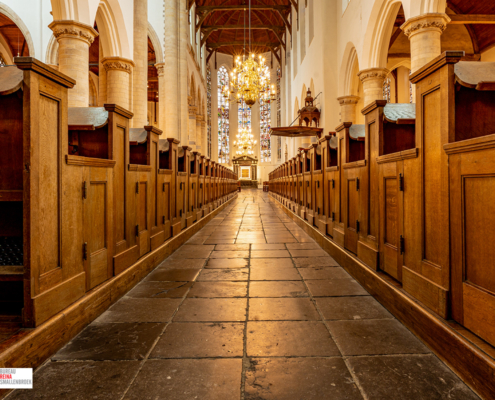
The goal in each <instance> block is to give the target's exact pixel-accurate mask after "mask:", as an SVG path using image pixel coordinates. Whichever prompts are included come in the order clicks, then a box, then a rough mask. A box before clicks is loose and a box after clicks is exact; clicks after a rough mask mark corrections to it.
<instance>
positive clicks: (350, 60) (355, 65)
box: [339, 42, 360, 96]
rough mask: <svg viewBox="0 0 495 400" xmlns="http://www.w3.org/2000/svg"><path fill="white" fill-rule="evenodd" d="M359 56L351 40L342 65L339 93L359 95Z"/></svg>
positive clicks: (342, 94)
mask: <svg viewBox="0 0 495 400" xmlns="http://www.w3.org/2000/svg"><path fill="white" fill-rule="evenodd" d="M358 72H359V57H358V53H357V51H356V48H355V47H354V44H352V43H351V42H349V43H347V46H346V49H345V51H344V57H343V58H342V64H341V67H340V79H339V93H340V95H341V96H349V95H355V96H356V95H357V93H358V91H359V83H360V82H359V78H358V77H357V73H358Z"/></svg>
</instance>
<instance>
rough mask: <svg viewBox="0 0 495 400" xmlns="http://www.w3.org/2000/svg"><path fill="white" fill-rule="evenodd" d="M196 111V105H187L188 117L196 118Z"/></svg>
mask: <svg viewBox="0 0 495 400" xmlns="http://www.w3.org/2000/svg"><path fill="white" fill-rule="evenodd" d="M197 112H198V107H196V106H189V118H196V113H197Z"/></svg>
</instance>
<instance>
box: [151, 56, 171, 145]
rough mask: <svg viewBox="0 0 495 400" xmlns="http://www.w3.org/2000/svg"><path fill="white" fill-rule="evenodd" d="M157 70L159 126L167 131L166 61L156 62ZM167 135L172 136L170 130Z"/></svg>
mask: <svg viewBox="0 0 495 400" xmlns="http://www.w3.org/2000/svg"><path fill="white" fill-rule="evenodd" d="M155 68H156V72H157V74H158V128H159V129H161V130H162V131H164V132H165V129H166V127H165V124H166V121H165V115H166V109H165V104H166V103H165V100H166V91H165V85H166V79H165V63H158V64H155ZM167 137H172V136H170V135H169V133H168V132H166V136H165V138H167Z"/></svg>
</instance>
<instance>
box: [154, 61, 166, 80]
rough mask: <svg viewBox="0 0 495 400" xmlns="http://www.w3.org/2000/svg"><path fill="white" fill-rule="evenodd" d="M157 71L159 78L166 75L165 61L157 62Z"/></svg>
mask: <svg viewBox="0 0 495 400" xmlns="http://www.w3.org/2000/svg"><path fill="white" fill-rule="evenodd" d="M155 68H156V72H157V74H158V77H159V78H163V77H164V76H165V63H164V62H161V63H156V64H155Z"/></svg>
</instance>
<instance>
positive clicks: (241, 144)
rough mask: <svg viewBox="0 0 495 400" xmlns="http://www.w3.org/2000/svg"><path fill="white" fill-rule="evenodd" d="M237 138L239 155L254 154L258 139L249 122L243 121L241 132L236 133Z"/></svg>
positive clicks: (236, 143)
mask: <svg viewBox="0 0 495 400" xmlns="http://www.w3.org/2000/svg"><path fill="white" fill-rule="evenodd" d="M236 138H237V140H236V141H234V146H236V147H237V149H238V150H237V151H236V154H237V155H238V156H242V155H249V156H251V155H253V154H254V150H253V148H254V146H255V145H256V140H254V135H253V134H252V133H251V127H247V124H246V123H245V121H244V117H243V121H242V128H241V129H239V133H238V134H237V135H236Z"/></svg>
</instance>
